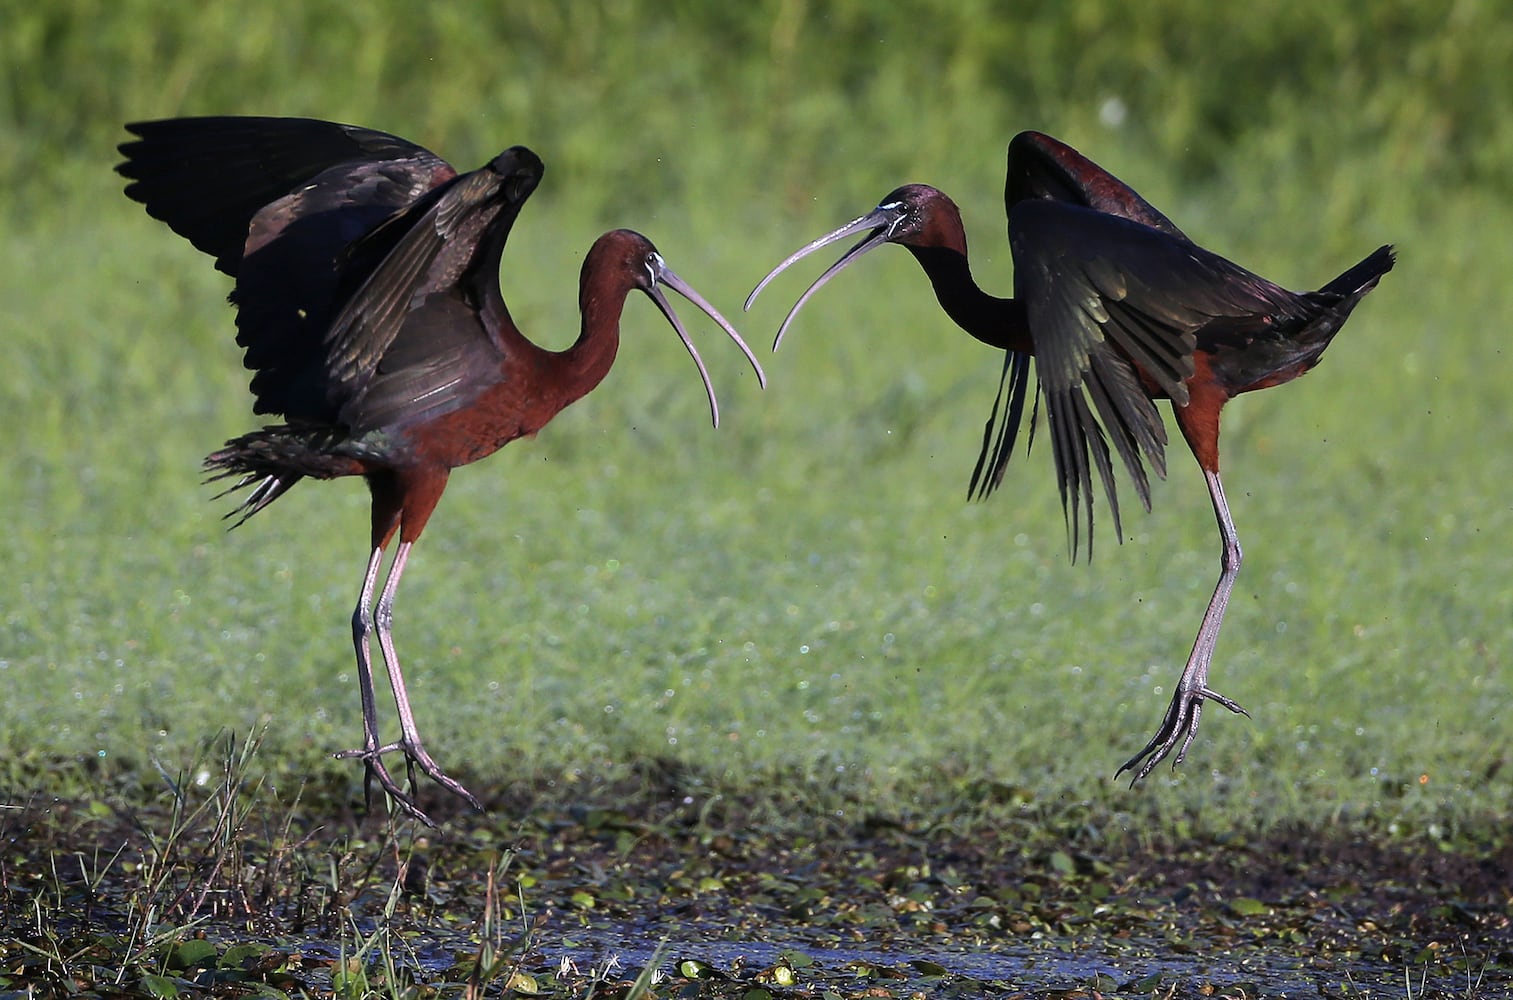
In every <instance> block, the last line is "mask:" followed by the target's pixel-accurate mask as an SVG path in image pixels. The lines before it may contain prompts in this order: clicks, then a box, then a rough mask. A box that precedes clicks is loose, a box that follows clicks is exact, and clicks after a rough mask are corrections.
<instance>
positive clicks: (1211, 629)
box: [1114, 469, 1250, 787]
mask: <svg viewBox="0 0 1513 1000" xmlns="http://www.w3.org/2000/svg"><path fill="white" fill-rule="evenodd" d="M1203 475H1204V477H1205V478H1206V479H1207V480H1208V493H1209V496H1210V497H1212V498H1213V503H1214V517H1215V518H1217V519H1218V522H1219V537H1220V538H1221V539H1223V542H1224V554H1223V557H1222V559H1221V561H1220V564H1219V566H1220V569H1219V582H1218V584H1216V585H1215V587H1214V595H1213V597H1212V598H1210V599H1209V602H1208V610H1207V611H1206V612H1204V614H1203V624H1202V625H1201V626H1199V628H1198V637H1197V639H1196V640H1195V641H1194V642H1193V651H1192V653H1191V655H1189V656H1188V658H1187V667H1186V668H1185V669H1183V671H1182V677H1181V678H1180V679H1179V680H1178V681H1177V690H1176V692H1175V693H1174V694H1173V695H1172V702H1171V705H1170V706H1169V707H1168V708H1167V710H1166V718H1165V719H1164V720H1162V722H1161V728H1160V729H1158V730H1157V731H1156V735H1155V736H1152V737H1151V740H1150V742H1149V743H1147V744H1146V745H1145V748H1144V749H1143V750H1141V751H1140V752H1139V753H1137V754H1135V756H1133V757H1131V758H1130V759H1129V760H1128V761H1126V762H1125V763H1124V765H1123V766H1122V767H1120V768H1119V770H1118V771H1116V772H1115V773H1114V777H1116V778H1117V777H1118V776H1119V775H1121V774H1123V773H1124V772H1125V771H1132V770H1135V768H1136V767H1138V768H1139V770H1138V771H1135V777H1134V778H1133V779H1132V780H1131V781H1130V785H1131V787H1133V786H1134V785H1135V783H1136V782H1138V781H1140V780H1141V779H1142V778H1144V777H1145V776H1146V775H1148V774H1150V773H1151V771H1152V770H1154V769H1155V767H1156V765H1157V764H1159V763H1161V761H1162V760H1164V759H1165V758H1166V757H1167V755H1168V754H1170V753H1171V752H1172V750H1173V748H1175V747H1176V746H1177V742H1178V741H1179V740H1180V741H1181V743H1182V746H1181V748H1180V749H1178V750H1177V756H1176V758H1175V759H1173V760H1172V768H1173V770H1175V769H1176V767H1177V765H1178V764H1180V763H1182V758H1183V757H1185V756H1187V748H1188V747H1189V746H1191V745H1192V742H1193V738H1194V737H1196V736H1197V735H1198V720H1199V719H1200V718H1201V717H1202V715H1203V702H1204V701H1216V702H1218V703H1219V704H1221V705H1223V706H1224V707H1225V708H1227V709H1229V710H1230V711H1231V712H1236V713H1238V714H1240V715H1243V716H1246V717H1247V718H1248V717H1249V716H1250V713H1249V712H1247V711H1245V709H1243V708H1241V707H1240V705H1239V704H1238V703H1237V702H1234V701H1231V700H1230V699H1228V698H1226V697H1224V696H1223V695H1221V694H1219V693H1218V692H1217V691H1214V690H1213V689H1212V688H1210V687H1209V686H1208V665H1209V663H1210V662H1212V660H1213V656H1214V647H1215V646H1216V645H1218V642H1219V627H1220V626H1221V625H1223V624H1224V611H1225V609H1226V608H1228V607H1229V595H1230V592H1231V591H1233V590H1234V587H1235V578H1236V577H1237V576H1239V574H1240V559H1241V552H1240V537H1239V535H1238V534H1236V532H1235V522H1234V520H1233V519H1232V518H1231V517H1230V516H1229V503H1228V502H1227V501H1226V500H1225V499H1224V486H1223V484H1222V483H1220V482H1219V473H1218V470H1210V469H1204V470H1203ZM1142 760H1143V761H1144V763H1141V761H1142Z"/></svg>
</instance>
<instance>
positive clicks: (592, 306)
mask: <svg viewBox="0 0 1513 1000" xmlns="http://www.w3.org/2000/svg"><path fill="white" fill-rule="evenodd" d="M626 294H627V292H626V290H625V289H611V290H599V291H590V290H589V289H587V288H584V289H581V290H580V292H579V295H578V307H579V309H580V310H581V312H582V314H583V325H582V326H581V327H579V330H578V339H577V340H575V341H573V344H572V346H571V347H569V348H568V349H567V350H565V351H563V352H561V353H560V354H559V355H558V356H557V358H558V363H559V364H560V365H561V366H562V367H563V369H564V370H565V374H566V375H567V380H566V382H565V385H566V386H567V387H568V391H569V394H570V396H571V399H570V400H569V402H571V400H574V399H579V398H581V397H582V396H584V395H586V394H587V393H589V392H591V391H593V389H594V387H595V386H597V385H598V384H599V383H600V382H602V381H604V376H606V375H608V374H609V370H610V368H611V367H612V366H613V365H614V363H615V354H616V353H617V352H618V351H619V349H620V313H621V312H622V311H623V310H624V308H625V296H626Z"/></svg>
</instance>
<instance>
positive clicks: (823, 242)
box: [746, 202, 906, 351]
mask: <svg viewBox="0 0 1513 1000" xmlns="http://www.w3.org/2000/svg"><path fill="white" fill-rule="evenodd" d="M905 214H906V213H905V210H904V206H902V205H901V204H899V203H898V202H890V203H888V204H884V205H879V206H877V207H876V208H874V209H873V210H872V211H870V212H868V213H867V214H866V215H864V216H862V217H861V218H859V219H853V220H851V221H850V222H848V223H846V224H845V225H844V226H842V227H840V228H839V229H837V230H835V231H834V232H831V233H826V234H825V235H824V236H821V237H820V238H819V239H817V240H815V241H814V242H813V243H809V244H807V245H805V246H802V247H800V248H799V249H797V250H795V251H794V252H793V253H791V254H789V255H788V257H787V258H786V259H784V261H783V262H782V263H781V264H779V265H778V266H777V267H774V268H773V269H772V270H771V271H768V272H767V277H765V278H763V279H762V280H761V281H759V282H757V286H756V287H755V288H753V289H752V290H751V294H750V295H748V296H746V309H748V310H749V309H750V308H751V304H752V303H753V302H755V301H756V297H757V296H758V295H759V294H761V291H762V289H764V288H766V287H767V283H768V282H769V281H771V280H772V279H773V278H776V277H777V276H778V275H780V274H782V273H783V272H784V271H786V270H787V269H788V267H789V265H791V264H794V263H796V262H798V261H800V260H803V259H804V258H805V257H807V256H809V255H810V254H812V253H814V252H815V251H816V250H821V249H823V248H825V247H827V246H829V245H830V244H832V243H836V242H838V241H840V240H843V239H846V238H847V237H849V236H854V235H856V234H857V233H862V232H865V233H867V235H866V236H865V237H863V238H862V240H861V242H860V243H858V244H856V246H854V247H852V248H851V249H850V250H847V251H846V252H845V253H844V254H842V255H841V259H840V260H838V261H836V262H835V263H834V264H831V265H830V266H829V267H828V268H826V269H825V273H823V274H821V275H820V276H819V277H818V278H815V279H814V283H813V284H812V285H810V286H809V287H808V288H806V289H805V290H804V294H803V295H800V296H799V300H798V301H797V302H795V303H794V304H793V308H792V309H790V310H788V315H787V316H786V317H784V319H783V325H782V326H780V327H778V335H777V337H776V338H774V339H773V341H772V349H773V350H774V351H775V350H777V349H778V345H779V344H781V343H782V342H783V335H784V334H785V333H787V332H788V327H789V325H790V324H791V323H792V322H793V319H794V317H795V316H797V315H798V314H799V310H800V309H802V308H804V303H806V302H808V301H809V299H810V297H811V296H813V295H814V293H815V292H817V291H819V290H820V289H821V288H822V287H824V285H825V283H826V282H827V281H829V280H830V279H831V278H833V277H835V276H836V275H837V274H840V273H841V272H842V271H843V270H845V269H846V268H847V267H849V266H850V265H851V264H852V263H853V262H854V261H856V260H857V259H858V258H860V257H861V256H862V255H863V254H865V253H866V252H867V251H868V250H871V249H873V248H874V247H878V246H881V245H882V244H884V243H886V242H888V240H889V238H890V237H892V235H893V231H894V228H895V227H896V226H897V225H898V223H899V222H900V221H901V220H902V219H903V218H904V216H905Z"/></svg>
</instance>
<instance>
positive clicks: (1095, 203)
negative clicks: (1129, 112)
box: [1003, 132, 1191, 242]
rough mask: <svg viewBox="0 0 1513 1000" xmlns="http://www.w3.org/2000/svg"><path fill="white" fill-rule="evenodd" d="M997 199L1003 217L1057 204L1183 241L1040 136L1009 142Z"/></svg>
mask: <svg viewBox="0 0 1513 1000" xmlns="http://www.w3.org/2000/svg"><path fill="white" fill-rule="evenodd" d="M1003 197H1004V206H1005V209H1006V210H1007V211H1008V212H1013V210H1014V206H1015V205H1017V204H1019V203H1020V202H1022V201H1028V200H1031V199H1037V200H1043V201H1059V202H1062V203H1063V204H1068V205H1082V206H1084V207H1086V208H1091V209H1094V210H1096V211H1099V212H1103V213H1106V214H1108V215H1117V216H1119V217H1120V218H1123V219H1129V220H1131V221H1132V222H1139V223H1141V224H1142V225H1146V226H1149V227H1151V228H1152V229H1159V230H1160V231H1161V232H1163V233H1166V234H1167V235H1169V236H1175V237H1177V238H1178V239H1180V240H1187V237H1186V236H1185V235H1184V234H1183V232H1182V230H1180V229H1178V228H1177V227H1176V226H1175V225H1174V224H1173V223H1172V221H1171V220H1170V219H1168V218H1167V217H1166V216H1164V215H1162V214H1161V213H1160V212H1158V211H1156V209H1155V208H1154V207H1153V206H1152V205H1151V203H1150V202H1148V201H1146V200H1145V199H1144V198H1142V197H1140V195H1139V194H1137V193H1136V192H1135V190H1134V189H1133V188H1131V187H1130V186H1129V185H1128V184H1126V183H1124V182H1123V181H1121V180H1120V179H1119V178H1117V177H1115V176H1114V175H1113V174H1111V173H1109V172H1108V171H1107V170H1104V169H1103V168H1102V167H1100V166H1098V164H1096V163H1094V162H1093V161H1092V160H1089V159H1088V158H1087V157H1085V156H1083V155H1082V154H1081V153H1079V152H1077V151H1076V150H1075V149H1073V148H1072V147H1071V146H1068V145H1067V144H1066V143H1064V142H1062V141H1061V140H1060V139H1053V138H1051V137H1050V136H1048V135H1046V134H1044V133H1043V132H1021V133H1019V134H1018V135H1016V136H1015V137H1014V138H1013V139H1011V140H1010V141H1009V169H1008V176H1007V179H1006V180H1005V181H1004V192H1003ZM1189 242H1191V241H1189Z"/></svg>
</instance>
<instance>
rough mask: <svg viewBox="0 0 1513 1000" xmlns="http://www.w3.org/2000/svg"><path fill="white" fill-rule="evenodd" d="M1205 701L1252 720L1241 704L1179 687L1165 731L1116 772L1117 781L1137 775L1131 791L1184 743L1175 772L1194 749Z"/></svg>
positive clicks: (1213, 693)
mask: <svg viewBox="0 0 1513 1000" xmlns="http://www.w3.org/2000/svg"><path fill="white" fill-rule="evenodd" d="M1204 701H1216V702H1218V703H1219V704H1220V705H1223V706H1224V707H1225V708H1227V709H1229V710H1230V711H1231V712H1234V713H1235V714H1236V715H1243V716H1245V717H1246V718H1247V719H1248V718H1250V713H1249V712H1247V711H1245V709H1244V708H1242V707H1240V704H1239V702H1236V701H1234V700H1232V699H1230V698H1226V697H1224V696H1223V695H1222V694H1219V693H1218V692H1217V691H1215V690H1213V689H1212V688H1209V687H1200V688H1197V689H1195V690H1186V689H1184V688H1182V687H1180V686H1179V687H1178V688H1177V693H1176V694H1175V695H1173V696H1172V703H1171V705H1170V706H1168V707H1167V709H1166V718H1165V719H1163V720H1162V722H1161V728H1160V729H1158V730H1156V735H1155V736H1152V737H1151V739H1150V742H1149V743H1147V744H1145V746H1144V748H1142V749H1141V751H1140V752H1139V753H1137V754H1135V756H1133V757H1131V758H1130V759H1129V760H1127V761H1125V762H1124V764H1123V765H1121V766H1120V768H1119V770H1117V771H1115V772H1114V777H1115V778H1118V777H1119V776H1120V775H1121V774H1123V773H1124V772H1125V771H1135V776H1134V777H1133V778H1131V779H1130V787H1131V788H1134V787H1135V786H1136V785H1137V784H1139V783H1140V782H1141V781H1142V780H1144V779H1145V777H1146V775H1148V774H1150V773H1151V772H1152V771H1154V770H1155V769H1156V765H1157V764H1159V763H1161V762H1162V761H1163V760H1165V759H1166V758H1167V757H1168V756H1170V754H1171V752H1172V750H1173V749H1174V748H1177V743H1178V741H1179V740H1180V741H1181V743H1182V746H1181V747H1180V748H1177V756H1176V757H1174V758H1172V770H1173V771H1175V770H1176V769H1177V765H1178V764H1180V763H1182V760H1183V758H1184V757H1186V756H1187V748H1188V747H1190V746H1192V743H1193V740H1194V739H1196V738H1197V736H1198V722H1199V720H1200V719H1202V717H1203V702H1204ZM1141 761H1144V763H1143V764H1142V763H1141ZM1136 768H1138V769H1139V770H1136Z"/></svg>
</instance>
